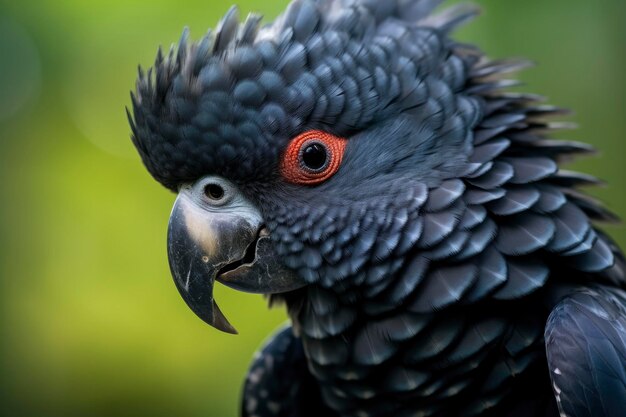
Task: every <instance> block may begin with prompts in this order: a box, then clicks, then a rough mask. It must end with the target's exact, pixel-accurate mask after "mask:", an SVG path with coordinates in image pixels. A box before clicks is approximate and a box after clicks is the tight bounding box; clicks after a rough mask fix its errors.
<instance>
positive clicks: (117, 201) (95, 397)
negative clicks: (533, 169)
mask: <svg viewBox="0 0 626 417" xmlns="http://www.w3.org/2000/svg"><path fill="white" fill-rule="evenodd" d="M231 1H232V0H213V1H207V0H193V1H186V2H181V1H172V0H124V1H121V0H110V1H79V0H57V1H52V0H42V1H34V0H28V1H21V2H18V1H9V0H0V172H1V175H2V177H1V178H2V182H1V185H0V186H1V192H2V194H1V195H2V204H1V206H0V309H1V313H0V393H1V396H2V400H1V405H0V415H3V416H16V417H17V416H37V417H39V416H96V417H97V416H103V417H104V416H144V415H151V416H181V417H186V416H209V417H228V416H234V415H236V413H237V407H238V401H239V400H238V398H239V395H240V385H241V382H242V380H243V378H244V374H245V371H246V367H247V366H248V363H249V361H250V358H251V356H252V354H253V352H254V350H255V349H256V348H257V347H258V346H259V344H260V343H261V342H262V341H263V339H264V338H265V337H266V336H267V334H268V333H270V332H271V331H272V329H274V328H275V327H276V326H278V325H279V324H280V323H281V322H283V321H284V320H285V317H286V316H285V314H284V312H283V311H282V310H272V311H267V308H266V305H265V302H264V301H263V300H262V298H261V297H259V296H252V295H246V294H240V293H235V292H234V291H226V290H224V289H223V287H218V288H217V299H218V300H219V301H220V304H221V306H222V309H223V310H224V311H225V312H226V314H227V315H228V317H229V318H230V319H231V321H232V322H233V323H234V324H235V326H236V327H237V328H238V329H239V331H240V333H241V334H240V335H239V336H236V337H233V336H229V335H225V334H222V333H219V332H217V331H216V330H213V329H211V328H209V327H208V326H206V325H205V324H203V323H202V322H201V321H200V320H199V319H197V318H196V317H195V316H194V315H193V314H192V313H191V311H190V310H188V309H187V307H186V306H185V304H184V303H183V301H182V299H181V298H180V297H179V296H178V294H177V291H176V289H175V288H174V285H173V284H172V281H171V279H170V276H169V270H168V266H167V260H166V254H165V231H166V222H167V218H168V215H169V211H170V207H171V204H172V202H173V200H174V195H173V194H171V193H169V192H167V191H165V190H164V189H162V188H161V187H160V186H158V185H157V183H156V182H155V181H153V180H152V179H151V178H150V177H149V176H148V174H147V172H146V171H145V170H144V169H143V167H142V165H141V163H140V161H139V158H138V156H137V155H136V153H135V152H134V149H133V148H132V145H131V142H130V140H129V129H128V125H127V121H126V116H125V113H124V106H125V105H127V104H128V103H129V97H128V92H129V90H130V89H131V88H132V87H133V85H134V79H135V71H136V70H135V68H136V65H137V63H142V64H143V65H144V66H148V65H150V63H151V62H152V59H153V57H154V54H155V51H156V47H157V45H159V44H163V45H166V46H168V45H169V44H170V43H171V42H174V41H176V40H177V39H178V37H179V35H180V32H181V30H182V28H183V27H184V26H189V27H190V28H191V31H192V36H193V37H194V38H198V37H200V36H201V35H202V34H203V33H204V31H205V30H206V29H207V28H208V27H209V26H214V25H215V23H216V22H217V20H218V18H219V17H220V16H221V15H222V14H223V13H224V12H225V11H226V10H227V9H228V7H229V5H230V3H231ZM238 3H239V5H240V6H241V9H242V12H243V14H246V13H248V12H249V11H260V12H263V13H264V14H265V15H266V17H267V18H273V17H274V16H275V15H276V14H277V13H278V12H279V11H280V10H281V9H282V8H283V7H284V5H285V4H286V3H287V2H286V1H285V0H281V1H273V2H269V1H258V0H240V1H239V2H238ZM449 3H453V2H449ZM478 3H479V4H482V5H483V6H484V9H485V11H484V14H483V16H482V17H481V18H480V19H479V20H478V21H476V22H474V23H472V24H471V25H470V26H468V27H467V28H465V29H463V30H461V31H460V32H459V34H458V37H459V38H461V39H463V40H467V41H471V42H476V43H478V44H480V45H481V46H482V47H483V48H484V49H485V50H486V51H487V52H488V53H489V54H490V55H491V56H493V57H509V56H525V57H529V58H531V59H533V60H535V61H537V62H538V63H539V66H538V67H537V68H535V69H531V70H529V71H526V72H525V73H524V74H522V76H521V78H522V79H523V80H525V81H527V83H528V87H526V90H529V91H532V92H539V93H542V94H545V95H548V96H549V97H550V98H551V102H552V103H557V104H559V105H563V106H566V107H569V108H573V109H575V110H576V112H577V115H576V116H575V117H573V119H574V120H576V121H577V122H579V123H580V124H581V128H580V129H579V130H577V131H572V132H566V133H563V134H560V137H563V138H570V139H576V140H585V141H589V142H591V143H593V144H594V145H596V146H597V147H599V148H600V149H601V150H602V153H601V154H600V156H599V157H594V158H589V159H585V160H581V161H578V162H576V163H575V164H573V167H575V168H578V169H581V170H584V171H587V172H591V173H594V174H596V175H598V176H599V177H601V178H603V179H606V180H607V181H608V182H609V185H610V186H609V187H607V188H604V189H597V190H593V191H592V193H593V194H594V195H596V196H598V197H600V198H601V199H602V200H604V201H605V202H606V203H607V204H608V206H609V207H611V208H612V209H613V210H614V211H616V212H617V213H618V214H620V215H622V216H624V215H626V197H625V195H626V193H625V188H626V178H625V177H626V176H625V175H624V174H625V173H626V169H625V168H624V159H625V157H626V152H625V149H624V143H625V141H626V117H625V109H626V79H625V77H624V73H625V71H626V24H624V22H625V21H626V3H625V2H624V1H623V0H601V1H589V0H548V1H546V0H525V1H502V0H489V1H487V0H485V1H478ZM608 230H609V232H610V233H611V234H612V235H613V236H614V237H615V238H617V240H618V241H619V242H620V243H621V245H622V246H626V236H625V233H624V229H623V228H620V227H617V226H612V227H609V228H608Z"/></svg>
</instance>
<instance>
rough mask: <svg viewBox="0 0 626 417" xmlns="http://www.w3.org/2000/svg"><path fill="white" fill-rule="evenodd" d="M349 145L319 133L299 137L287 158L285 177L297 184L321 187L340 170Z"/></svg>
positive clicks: (282, 166) (283, 161)
mask: <svg viewBox="0 0 626 417" xmlns="http://www.w3.org/2000/svg"><path fill="white" fill-rule="evenodd" d="M346 144H347V141H346V139H343V138H340V137H337V136H334V135H331V134H329V133H326V132H322V131H319V130H311V131H309V132H305V133H303V134H301V135H299V136H296V137H295V138H294V139H292V140H291V142H290V143H289V145H288V146H287V150H286V152H285V154H284V155H283V159H282V161H281V174H282V175H283V177H284V178H285V179H286V180H287V181H289V182H292V183H294V184H303V185H315V184H320V183H322V182H324V181H326V180H327V179H328V178H330V177H332V176H333V175H334V174H335V173H336V172H337V171H338V170H339V166H340V165H341V160H342V158H343V153H344V151H345V149H346Z"/></svg>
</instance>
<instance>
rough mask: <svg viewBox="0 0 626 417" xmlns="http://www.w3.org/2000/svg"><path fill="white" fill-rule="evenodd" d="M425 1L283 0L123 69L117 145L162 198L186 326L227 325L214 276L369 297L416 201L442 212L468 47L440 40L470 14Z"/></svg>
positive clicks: (462, 112)
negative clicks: (122, 144) (126, 93)
mask: <svg viewBox="0 0 626 417" xmlns="http://www.w3.org/2000/svg"><path fill="white" fill-rule="evenodd" d="M437 3H438V2H437V1H419V0H416V1H389V2H380V1H349V0H317V1H315V0H296V1H294V2H292V3H291V4H290V6H289V7H288V9H287V10H286V12H285V13H284V14H282V15H281V16H280V17H279V18H278V19H277V20H276V21H275V22H274V23H272V24H270V25H268V26H261V25H260V19H259V18H258V17H257V16H250V17H248V19H247V20H246V21H245V22H244V23H239V18H238V15H237V11H236V9H231V10H230V11H229V12H228V14H227V15H226V16H225V17H224V18H223V19H222V21H221V22H220V23H219V26H218V28H217V29H216V30H215V31H210V32H209V33H208V34H207V35H206V36H205V37H204V38H202V39H201V40H200V41H198V42H194V43H191V42H188V40H187V34H186V33H184V34H183V38H182V40H181V42H180V44H179V45H178V47H177V48H172V50H171V51H170V53H169V54H168V55H165V56H164V55H163V54H162V53H161V52H159V54H158V56H157V59H156V63H155V65H154V68H153V69H151V70H150V71H149V72H148V74H144V73H143V72H142V71H140V76H139V79H138V82H137V90H136V94H134V96H133V113H134V114H133V116H132V117H131V125H132V129H133V142H134V144H135V146H136V147H137V149H138V151H139V153H140V155H141V157H142V160H143V162H144V164H145V165H146V167H147V168H148V170H149V172H150V173H151V174H152V175H153V176H154V178H155V179H156V180H158V181H159V182H160V183H161V184H163V185H164V186H165V187H167V188H169V189H170V190H172V191H174V192H176V193H178V198H177V200H176V202H175V204H174V208H173V211H172V214H171V218H170V223H169V233H168V253H169V261H170V266H171V271H172V274H173V277H174V280H175V282H176V285H177V287H178V289H179V291H180V292H181V294H182V296H183V298H184V299H185V301H186V302H187V303H188V305H189V306H190V307H191V309H192V310H193V311H194V312H195V313H196V314H197V315H198V316H200V317H201V318H202V319H203V320H205V321H206V322H208V323H209V324H211V325H213V326H215V327H217V328H220V329H221V330H225V331H234V329H233V328H232V327H231V326H230V324H229V323H228V321H227V320H226V319H225V318H224V316H223V315H222V314H221V313H220V311H219V309H218V307H217V305H216V304H215V302H214V300H213V296H212V289H213V283H214V281H215V280H217V281H219V282H221V283H223V284H226V285H228V286H231V287H233V288H236V289H239V290H243V291H248V292H255V293H264V294H277V293H283V292H288V291H292V290H295V289H298V288H300V287H303V286H306V285H310V284H316V285H319V286H322V287H326V288H333V289H335V290H337V291H346V290H355V291H361V290H363V291H362V293H364V294H366V293H367V292H368V291H370V292H372V291H374V292H375V288H377V285H378V286H379V287H380V282H381V280H385V277H386V276H387V275H391V274H393V273H394V272H395V271H397V270H398V268H400V266H401V265H402V263H403V259H404V257H405V254H407V253H408V252H409V251H413V250H414V248H415V245H416V242H417V241H418V239H420V236H422V235H423V233H422V230H423V228H424V221H423V219H422V212H423V211H424V210H427V208H425V206H426V205H427V204H431V205H432V204H435V205H436V204H437V201H435V202H432V201H430V200H429V198H428V197H429V195H432V194H433V193H436V192H439V193H440V194H441V195H440V200H441V204H443V205H445V208H446V209H449V212H448V214H450V215H452V216H453V217H460V213H456V212H455V210H456V208H455V207H456V206H455V204H454V199H453V197H454V194H455V193H456V195H457V197H458V195H460V191H462V190H458V189H456V190H455V188H459V187H462V185H460V184H459V183H455V182H454V180H455V179H456V178H459V177H461V176H462V175H465V174H467V173H468V172H470V171H472V170H474V171H475V170H476V169H477V167H478V166H479V164H476V163H473V162H470V161H469V155H470V154H471V152H472V148H473V145H472V141H473V137H474V130H475V127H476V125H477V123H478V122H479V121H480V119H481V116H482V111H483V106H482V102H481V100H480V99H479V98H477V97H476V96H473V95H472V94H469V93H468V92H467V88H468V78H469V75H468V74H469V72H470V69H471V67H472V65H474V64H475V63H476V61H477V60H478V58H477V56H478V55H477V53H476V52H475V51H472V50H471V49H469V48H467V47H464V46H462V45H460V44H456V43H454V42H452V41H451V40H450V39H449V38H448V37H447V35H448V32H449V31H450V30H451V29H452V28H453V27H454V26H455V25H456V24H458V23H459V22H460V21H462V20H464V19H465V18H467V17H468V16H470V15H471V14H472V12H468V11H467V10H464V11H458V10H457V12H456V13H451V14H450V13H449V14H445V13H444V15H440V16H436V17H432V16H430V12H431V11H432V9H433V8H434V7H435V6H436V4H437ZM429 16H430V17H429ZM442 190H443V191H442ZM451 195H452V197H451ZM446 199H448V200H450V201H446ZM448 203H449V204H448ZM457 208H458V207H457ZM436 240H437V238H436V237H435V238H433V242H435V241H436ZM431 243H432V242H431ZM427 246H428V245H426V246H424V247H427ZM431 246H432V245H431ZM359 288H360V289H361V290H357V289H359Z"/></svg>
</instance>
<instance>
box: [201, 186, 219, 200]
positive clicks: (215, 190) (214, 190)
mask: <svg viewBox="0 0 626 417" xmlns="http://www.w3.org/2000/svg"><path fill="white" fill-rule="evenodd" d="M204 195H206V196H207V198H208V199H209V200H213V201H219V200H221V199H222V198H224V189H223V188H222V187H221V186H220V185H218V184H212V183H211V184H207V185H206V186H205V187H204Z"/></svg>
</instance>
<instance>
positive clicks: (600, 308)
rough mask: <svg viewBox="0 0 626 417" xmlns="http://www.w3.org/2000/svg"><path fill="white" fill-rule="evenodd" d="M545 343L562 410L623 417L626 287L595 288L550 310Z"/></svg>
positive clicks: (574, 416) (575, 294)
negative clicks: (623, 288) (624, 288)
mask: <svg viewBox="0 0 626 417" xmlns="http://www.w3.org/2000/svg"><path fill="white" fill-rule="evenodd" d="M545 341H546V352H547V358H548V366H549V370H550V376H551V379H552V384H553V390H554V394H555V396H556V399H557V403H558V405H559V408H560V410H561V413H563V414H564V415H568V416H572V417H579V416H596V415H603V416H621V415H624V414H623V413H624V406H626V292H625V291H623V290H622V289H618V288H614V287H605V286H596V287H592V288H586V289H583V290H579V291H575V292H573V293H571V294H570V295H568V296H566V297H564V298H563V299H562V300H561V301H560V302H559V303H558V304H557V305H556V306H555V308H554V309H553V310H552V313H551V314H550V317H549V319H548V322H547V325H546V329H545ZM563 414H562V415H563Z"/></svg>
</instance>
